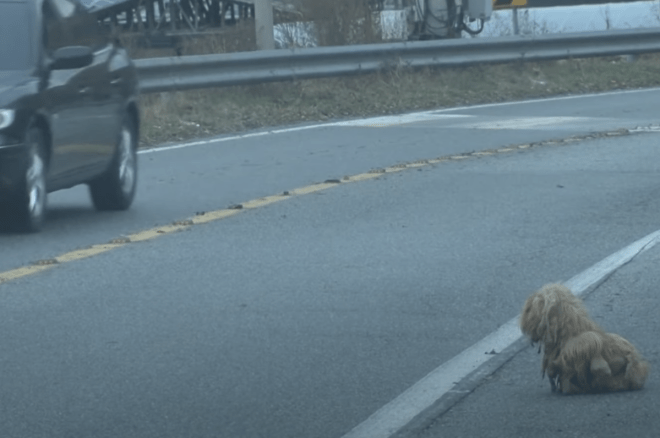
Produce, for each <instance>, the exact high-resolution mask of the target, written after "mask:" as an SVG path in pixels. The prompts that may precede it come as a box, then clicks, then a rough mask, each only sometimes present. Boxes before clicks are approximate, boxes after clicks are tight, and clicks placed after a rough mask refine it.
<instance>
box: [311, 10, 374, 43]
mask: <svg viewBox="0 0 660 438" xmlns="http://www.w3.org/2000/svg"><path fill="white" fill-rule="evenodd" d="M369 3H370V2H369V0H332V1H328V0H302V6H301V7H302V11H303V15H304V16H305V19H306V20H312V21H314V22H315V23H316V28H317V32H318V39H319V43H320V44H321V45H323V46H344V45H349V44H369V43H373V42H376V41H378V40H379V36H378V32H377V30H376V24H377V23H376V20H375V18H374V15H373V12H372V9H371V7H370V6H369Z"/></svg>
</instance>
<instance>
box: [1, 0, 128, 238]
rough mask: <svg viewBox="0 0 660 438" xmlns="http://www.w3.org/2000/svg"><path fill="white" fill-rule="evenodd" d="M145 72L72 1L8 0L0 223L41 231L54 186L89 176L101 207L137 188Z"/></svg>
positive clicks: (119, 204) (122, 204)
mask: <svg viewBox="0 0 660 438" xmlns="http://www.w3.org/2000/svg"><path fill="white" fill-rule="evenodd" d="M138 93H139V85H138V78H137V71H136V69H135V66H134V64H133V62H132V61H131V59H130V58H129V56H128V54H127V52H126V50H125V49H124V48H122V47H121V46H120V45H119V44H118V43H117V42H116V41H114V40H113V39H112V38H110V36H109V35H108V34H107V32H106V30H105V28H104V27H103V26H100V25H99V23H98V21H97V20H96V17H95V16H94V15H93V14H90V13H88V12H87V10H86V9H85V8H84V7H82V6H81V5H80V4H79V3H77V2H75V1H73V0H0V222H3V223H4V224H8V225H9V226H10V227H11V228H12V229H15V230H21V231H28V232H32V231H38V230H40V229H41V227H42V224H43V222H44V218H45V213H46V205H47V202H46V200H47V194H48V193H50V192H53V191H56V190H61V189H66V188H69V187H73V186H76V185H79V184H87V185H88V186H89V192H90V195H91V199H92V202H93V204H94V206H95V207H96V208H97V209H98V210H125V209H127V208H129V207H130V205H131V204H132V202H133V199H134V196H135V192H136V187H137V171H138V167H137V147H138V139H139V128H140V117H139V108H138Z"/></svg>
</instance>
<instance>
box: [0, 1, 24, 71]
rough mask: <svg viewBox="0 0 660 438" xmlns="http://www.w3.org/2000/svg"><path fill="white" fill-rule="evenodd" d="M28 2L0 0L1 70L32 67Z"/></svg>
mask: <svg viewBox="0 0 660 438" xmlns="http://www.w3.org/2000/svg"><path fill="white" fill-rule="evenodd" d="M30 23H31V21H30V10H29V8H28V5H27V4H26V3H15V2H11V3H7V2H1V1H0V70H22V69H27V68H29V67H30V58H31V56H32V44H31V40H32V34H31V25H30Z"/></svg>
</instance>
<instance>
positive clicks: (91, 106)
mask: <svg viewBox="0 0 660 438" xmlns="http://www.w3.org/2000/svg"><path fill="white" fill-rule="evenodd" d="M70 27H72V28H75V29H76V32H75V34H76V39H75V41H74V43H75V45H81V46H88V47H90V48H92V50H93V52H94V60H93V62H92V64H91V65H89V66H87V67H86V68H84V69H83V71H81V79H82V81H83V82H84V83H85V85H86V86H88V87H89V92H88V93H87V94H86V95H85V96H84V102H83V104H84V105H85V108H86V109H87V111H88V113H87V118H88V126H87V127H88V130H87V131H86V132H85V133H84V135H85V142H86V144H87V148H85V149H84V150H83V151H82V152H83V154H84V156H83V157H81V158H83V159H84V160H85V164H86V166H88V167H89V168H90V169H91V170H92V171H94V172H96V173H98V172H99V171H102V170H104V169H105V168H106V167H107V165H108V164H109V163H110V161H111V160H112V156H113V154H114V150H115V146H116V143H117V139H118V138H119V130H120V120H119V114H120V113H121V101H120V100H118V99H117V94H118V92H117V90H118V89H119V87H120V86H121V78H120V77H119V76H118V75H117V74H116V72H115V71H113V69H114V67H113V59H114V55H115V52H116V47H115V46H114V44H112V43H111V42H110V39H109V38H108V36H107V35H106V32H105V30H104V28H102V27H101V26H100V25H99V23H98V21H97V20H96V18H95V17H94V16H93V15H92V14H88V13H86V12H81V13H79V14H78V15H77V16H76V17H74V19H73V20H72V23H71V24H70Z"/></svg>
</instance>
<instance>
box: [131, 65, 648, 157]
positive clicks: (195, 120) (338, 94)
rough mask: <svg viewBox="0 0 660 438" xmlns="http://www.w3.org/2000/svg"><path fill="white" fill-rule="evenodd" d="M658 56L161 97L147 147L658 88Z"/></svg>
mask: <svg viewBox="0 0 660 438" xmlns="http://www.w3.org/2000/svg"><path fill="white" fill-rule="evenodd" d="M658 72H660V55H659V54H653V55H645V56H640V57H638V58H637V59H636V60H635V61H634V62H628V61H627V60H626V59H625V58H622V57H610V58H592V59H574V60H565V61H548V62H535V63H514V64H506V65H491V66H485V65H484V66H475V67H466V68H447V69H423V70H417V71H410V70H403V69H399V70H393V71H388V72H382V73H378V74H369V75H363V76H355V77H344V78H327V79H314V80H305V81H298V82H287V83H271V84H262V85H255V86H241V87H228V88H217V89H205V90H196V91H188V92H176V93H162V94H155V95H144V96H143V97H142V110H143V136H142V142H143V145H145V146H153V145H156V144H161V143H166V142H174V141H182V140H187V139H191V138H196V137H208V136H213V135H217V134H223V133H234V132H240V131H245V130H251V129H257V128H263V127H272V126H278V125H284V124H293V123H298V122H310V121H327V120H332V119H342V118H351V117H363V116H374V115H384V114H394V113H400V112H406V111H416V110H426V109H435V108H447V107H452V106H457V105H469V104H477V103H487V102H503V101H511V100H516V99H523V98H533V97H546V96H556V95H566V94H580V93H588V92H597V91H605V90H612V89H630V88H640V87H650V86H658V85H660V74H659V73H658Z"/></svg>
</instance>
